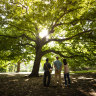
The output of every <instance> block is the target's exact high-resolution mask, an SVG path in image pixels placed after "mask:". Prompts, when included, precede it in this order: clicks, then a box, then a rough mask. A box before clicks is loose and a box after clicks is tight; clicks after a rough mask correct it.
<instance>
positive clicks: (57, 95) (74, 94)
mask: <svg viewBox="0 0 96 96" xmlns="http://www.w3.org/2000/svg"><path fill="white" fill-rule="evenodd" d="M51 77H52V78H51V84H50V87H43V76H40V77H35V78H28V77H27V75H26V74H0V96H96V73H83V74H80V73H78V74H70V78H71V85H70V86H69V87H65V86H64V79H63V75H62V87H61V86H59V85H57V86H55V85H54V82H55V79H54V75H52V76H51Z"/></svg>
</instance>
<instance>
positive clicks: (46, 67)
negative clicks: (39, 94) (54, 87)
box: [43, 58, 52, 87]
mask: <svg viewBox="0 0 96 96" xmlns="http://www.w3.org/2000/svg"><path fill="white" fill-rule="evenodd" d="M48 61H49V59H48V58H47V59H46V63H45V64H44V78H43V84H44V86H45V87H49V85H50V79H51V74H50V72H49V69H50V68H52V67H51V64H50V63H49V62H48ZM47 77H48V80H47Z"/></svg>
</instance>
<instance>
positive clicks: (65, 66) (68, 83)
mask: <svg viewBox="0 0 96 96" xmlns="http://www.w3.org/2000/svg"><path fill="white" fill-rule="evenodd" d="M63 63H64V80H65V86H67V85H70V77H69V68H68V64H67V61H66V59H63ZM67 79H68V82H67Z"/></svg>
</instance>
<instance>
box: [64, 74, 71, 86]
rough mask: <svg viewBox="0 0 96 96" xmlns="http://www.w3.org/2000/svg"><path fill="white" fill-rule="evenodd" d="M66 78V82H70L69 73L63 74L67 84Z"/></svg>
mask: <svg viewBox="0 0 96 96" xmlns="http://www.w3.org/2000/svg"><path fill="white" fill-rule="evenodd" d="M67 79H68V84H70V77H69V73H66V74H64V80H65V85H67Z"/></svg>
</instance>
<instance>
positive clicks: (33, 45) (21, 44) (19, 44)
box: [19, 43, 36, 48]
mask: <svg viewBox="0 0 96 96" xmlns="http://www.w3.org/2000/svg"><path fill="white" fill-rule="evenodd" d="M19 45H21V46H26V45H29V46H32V47H34V48H36V46H34V45H32V44H29V43H25V44H21V43H19Z"/></svg>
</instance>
